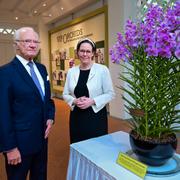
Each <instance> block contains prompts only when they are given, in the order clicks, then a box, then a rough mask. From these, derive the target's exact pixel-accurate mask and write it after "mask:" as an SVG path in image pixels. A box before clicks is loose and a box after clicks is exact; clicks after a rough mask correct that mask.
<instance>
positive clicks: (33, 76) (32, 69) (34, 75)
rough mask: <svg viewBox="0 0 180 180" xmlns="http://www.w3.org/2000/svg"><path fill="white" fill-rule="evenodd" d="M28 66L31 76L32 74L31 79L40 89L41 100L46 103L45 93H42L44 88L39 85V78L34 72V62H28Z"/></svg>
mask: <svg viewBox="0 0 180 180" xmlns="http://www.w3.org/2000/svg"><path fill="white" fill-rule="evenodd" d="M28 66H29V67H30V74H31V77H32V79H33V81H34V83H35V85H36V87H37V88H38V90H39V93H40V94H41V98H42V100H43V101H44V94H43V91H42V88H41V85H40V83H39V80H38V77H37V75H36V73H35V71H34V67H33V62H31V61H30V62H28Z"/></svg>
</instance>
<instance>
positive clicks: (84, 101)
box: [74, 96, 95, 109]
mask: <svg viewBox="0 0 180 180" xmlns="http://www.w3.org/2000/svg"><path fill="white" fill-rule="evenodd" d="M74 103H75V104H76V106H77V107H79V108H80V109H87V108H88V107H90V106H92V105H93V104H94V103H95V102H94V100H93V99H91V98H88V97H85V96H82V97H80V98H77V99H76V100H75V102H74Z"/></svg>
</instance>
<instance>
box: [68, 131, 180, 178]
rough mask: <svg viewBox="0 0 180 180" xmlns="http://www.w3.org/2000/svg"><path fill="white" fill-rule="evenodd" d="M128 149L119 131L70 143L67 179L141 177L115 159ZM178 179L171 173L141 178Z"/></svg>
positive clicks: (127, 142)
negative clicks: (169, 174)
mask: <svg viewBox="0 0 180 180" xmlns="http://www.w3.org/2000/svg"><path fill="white" fill-rule="evenodd" d="M129 149H130V143H129V135H128V134H127V133H125V132H122V131H119V132H115V133H112V134H108V135H105V136H101V137H98V138H92V139H89V140H86V141H81V142H78V143H74V144H71V146H70V159H69V166H68V172H67V180H142V179H141V178H140V177H138V176H136V175H135V174H133V173H132V172H130V171H128V170H127V169H125V168H123V167H121V166H120V165H118V164H117V163H116V160H117V157H118V154H119V152H126V151H127V150H129ZM162 178H163V179H165V180H179V179H180V172H179V173H176V174H174V175H171V176H163V177H160V176H156V177H155V176H149V175H146V176H145V180H160V179H162Z"/></svg>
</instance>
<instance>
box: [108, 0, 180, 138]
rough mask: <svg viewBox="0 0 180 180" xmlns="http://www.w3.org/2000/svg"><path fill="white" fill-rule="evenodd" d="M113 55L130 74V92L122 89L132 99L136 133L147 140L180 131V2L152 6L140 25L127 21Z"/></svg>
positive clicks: (127, 79) (128, 100) (129, 101)
mask: <svg viewBox="0 0 180 180" xmlns="http://www.w3.org/2000/svg"><path fill="white" fill-rule="evenodd" d="M110 55H111V60H112V62H114V63H118V64H119V63H120V64H121V65H122V66H123V67H124V70H125V71H124V73H123V74H121V75H120V79H121V80H123V81H124V82H126V83H127V84H128V88H125V87H120V88H121V89H122V90H124V92H125V93H127V94H128V95H129V96H130V98H126V96H123V99H124V100H125V102H126V104H127V105H125V106H126V108H127V110H128V112H129V114H130V115H131V116H132V121H131V125H132V128H133V129H134V130H135V131H136V132H137V133H138V134H139V135H140V136H143V137H146V138H148V137H155V138H163V137H164V136H165V135H167V134H170V133H175V132H177V131H180V115H179V113H180V110H178V109H176V106H177V105H178V104H180V59H179V58H180V2H178V1H177V2H176V3H174V5H173V6H171V7H168V8H166V9H164V8H163V7H161V6H159V5H151V6H150V7H149V9H148V10H147V13H146V14H145V17H144V19H143V20H141V21H140V22H139V21H137V22H134V21H132V20H127V22H126V26H125V34H122V33H120V32H119V33H117V41H116V43H115V44H114V46H113V47H112V48H111V49H110ZM121 61H122V62H121Z"/></svg>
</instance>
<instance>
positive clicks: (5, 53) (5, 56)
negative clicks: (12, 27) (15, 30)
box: [0, 35, 14, 66]
mask: <svg viewBox="0 0 180 180" xmlns="http://www.w3.org/2000/svg"><path fill="white" fill-rule="evenodd" d="M11 39H12V36H10V35H7V36H6V39H5V38H3V37H2V36H0V66H1V65H3V64H6V63H8V62H9V61H10V60H11V59H12V58H13V56H14V48H13V41H12V40H11Z"/></svg>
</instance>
